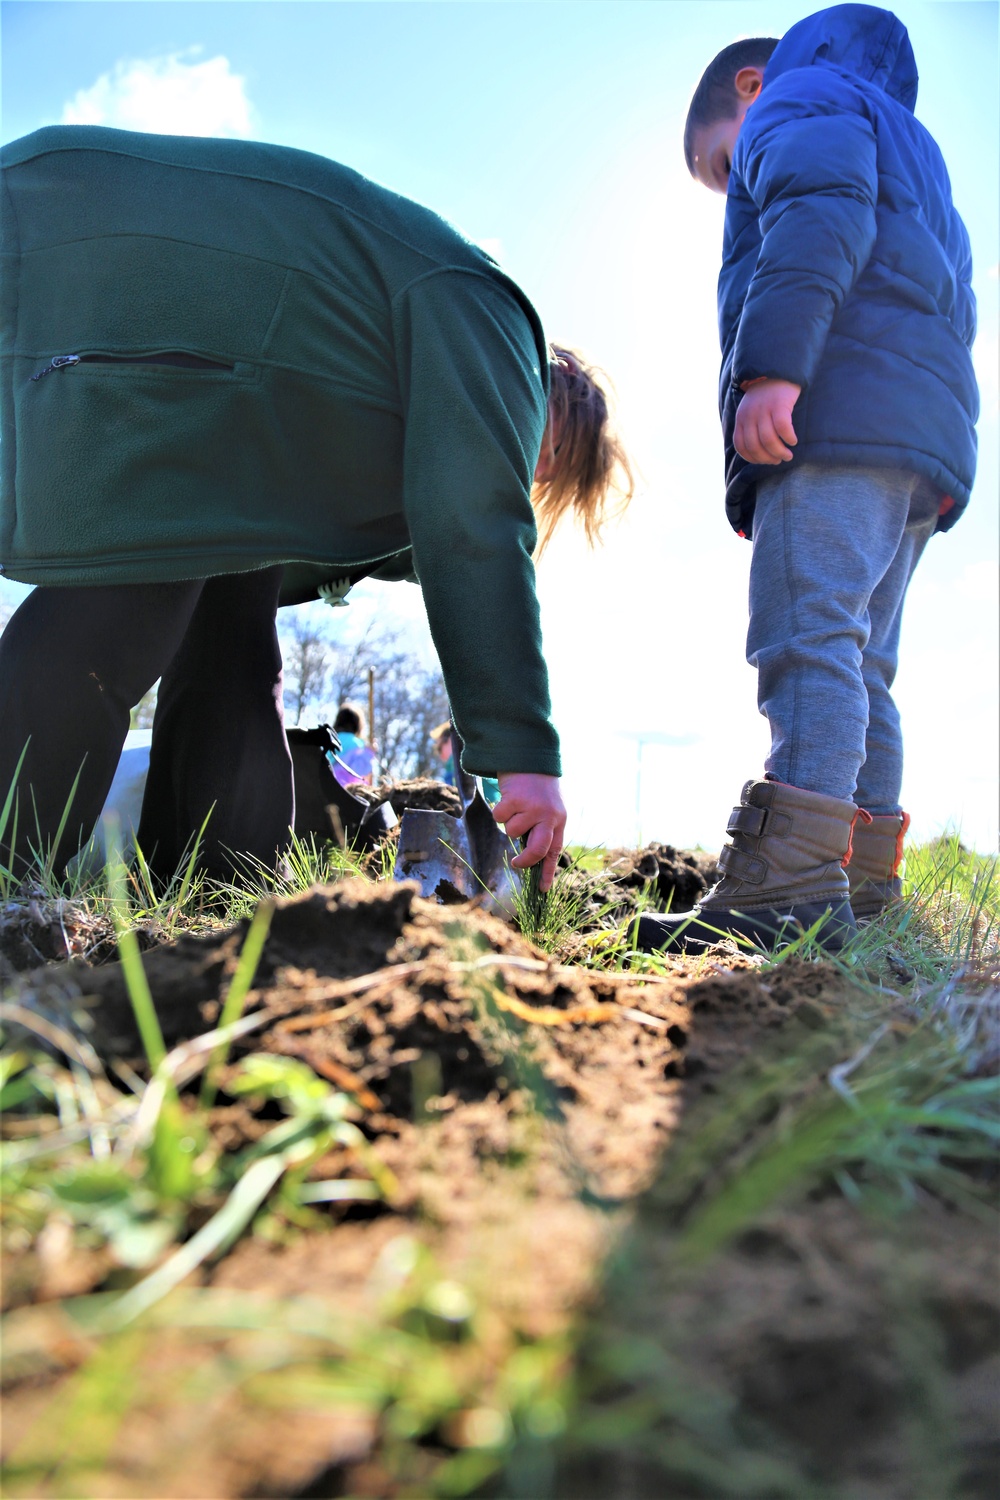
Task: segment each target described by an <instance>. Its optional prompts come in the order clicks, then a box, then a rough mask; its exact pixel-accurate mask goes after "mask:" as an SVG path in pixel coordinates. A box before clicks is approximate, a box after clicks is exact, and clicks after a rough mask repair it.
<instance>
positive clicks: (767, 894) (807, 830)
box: [637, 781, 869, 952]
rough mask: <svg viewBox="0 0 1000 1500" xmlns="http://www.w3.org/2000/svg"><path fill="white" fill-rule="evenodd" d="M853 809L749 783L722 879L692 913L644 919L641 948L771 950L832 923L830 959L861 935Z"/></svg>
mask: <svg viewBox="0 0 1000 1500" xmlns="http://www.w3.org/2000/svg"><path fill="white" fill-rule="evenodd" d="M859 817H860V818H862V819H868V818H869V814H868V813H864V812H862V811H861V809H860V808H858V807H856V806H855V805H854V803H853V802H851V801H849V800H847V799H842V798H840V797H825V796H823V795H822V794H821V793H819V792H805V791H802V790H801V788H799V787H795V786H785V785H784V784H783V783H782V782H779V781H748V782H747V784H746V786H745V787H744V788H743V793H742V796H741V798H740V805H739V807H734V808H733V811H732V813H731V814H730V818H729V826H728V828H727V830H726V832H727V833H729V834H731V836H732V842H731V843H729V844H727V845H726V846H725V847H724V849H723V850H722V853H721V854H720V856H719V868H720V870H721V871H722V879H721V880H720V881H719V882H718V884H717V885H714V886H713V887H712V889H711V890H710V891H709V892H708V894H707V895H706V896H704V897H703V898H702V900H701V902H700V903H699V905H698V906H696V907H695V908H694V910H693V911H692V912H687V913H681V914H679V915H677V916H666V917H661V916H645V917H640V918H639V923H638V942H637V946H638V947H639V948H642V949H644V950H646V951H647V952H650V951H652V950H654V949H657V948H667V947H670V948H679V949H680V948H682V949H684V950H689V951H697V950H698V949H701V948H705V947H707V946H708V945H710V944H712V943H717V942H719V941H720V940H721V938H723V937H726V936H733V937H744V938H748V939H749V940H750V941H751V942H753V943H757V944H759V945H760V946H762V947H765V948H773V947H775V946H776V944H777V943H778V941H779V940H780V939H782V938H783V939H784V940H785V941H791V940H792V939H793V938H795V937H796V936H798V934H799V933H800V932H802V931H805V930H806V929H808V928H810V927H812V926H813V925H814V924H815V923H816V922H817V921H819V920H820V919H821V918H824V917H825V919H826V920H825V923H824V925H823V927H822V928H821V929H820V931H819V934H818V936H819V941H820V942H821V943H822V944H823V946H824V947H825V948H827V949H828V950H829V951H830V952H836V950H837V949H838V948H841V947H842V946H843V944H844V942H845V941H846V940H847V938H848V937H850V936H851V935H852V933H855V932H856V931H857V924H856V922H855V920H854V915H853V913H852V911H851V905H850V900H849V895H850V891H849V886H848V881H847V870H846V869H845V866H846V865H847V864H848V861H849V859H850V850H851V834H852V832H853V830H854V825H855V822H856V821H857V819H858V818H859Z"/></svg>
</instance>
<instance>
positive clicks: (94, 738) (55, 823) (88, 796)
mask: <svg viewBox="0 0 1000 1500" xmlns="http://www.w3.org/2000/svg"><path fill="white" fill-rule="evenodd" d="M201 589H202V581H201V580H194V581H190V582H184V583H159V584H143V585H132V584H124V585H114V586H110V587H96V588H37V589H35V590H34V592H33V593H31V594H29V595H28V597H27V599H25V600H24V602H23V603H22V604H21V606H20V608H19V609H18V610H17V611H16V612H15V614H14V615H13V616H12V617H11V619H10V621H9V622H8V624H7V628H6V630H5V631H4V632H3V634H2V635H0V808H2V806H3V803H4V799H5V798H6V796H7V791H8V788H9V787H10V786H11V784H12V782H13V780H14V775H15V771H16V768H17V764H18V758H19V757H20V755H21V752H22V750H24V749H25V745H27V750H26V752H25V758H24V760H23V762H22V764H21V771H20V774H19V776H18V782H17V787H16V792H15V799H16V800H15V806H14V808H12V814H13V812H15V811H16V839H15V836H14V817H13V816H11V818H10V819H9V821H8V825H7V828H6V830H5V832H4V834H3V835H2V836H0V863H2V864H3V865H5V866H6V867H7V868H8V869H13V871H14V873H15V875H17V876H18V877H20V876H22V875H25V874H27V873H28V872H29V870H30V868H31V866H32V863H33V859H34V856H35V855H36V854H41V855H42V857H43V858H44V857H45V856H47V855H49V853H50V852H51V851H52V849H53V844H54V842H55V837H56V832H57V830H58V827H59V823H60V821H61V819H62V817H63V813H64V811H65V809H66V807H67V804H68V803H70V799H71V794H72V790H73V783H74V779H75V778H76V776H77V774H78V773H79V781H78V783H77V787H76V793H75V795H73V796H72V803H71V806H70V810H69V814H68V817H67V819H66V825H65V828H64V831H63V835H62V837H61V839H60V840H59V846H58V848H57V849H55V850H54V854H53V868H54V869H55V871H56V873H57V874H61V873H62V871H63V869H64V867H65V865H66V861H67V860H68V859H71V858H72V856H73V855H74V854H75V853H76V851H77V850H78V849H79V848H80V845H81V843H83V842H85V841H86V840H87V839H88V838H89V837H90V834H91V832H92V830H93V827H94V824H95V823H96V822H97V819H98V817H99V815H100V811H101V808H102V807H103V805H104V800H105V798H106V797H107V794H108V790H109V788H110V786H111V782H112V779H113V777H114V773H115V767H116V766H117V764H118V758H119V756H120V754H121V749H122V745H123V744H124V742H125V735H126V733H127V731H128V725H129V711H130V709H131V708H132V707H133V705H134V704H136V703H138V702H139V699H140V698H141V697H142V695H143V693H145V692H147V691H148V690H149V688H151V687H152V685H153V683H154V682H155V681H156V679H157V678H158V677H159V676H160V674H161V672H162V671H163V670H164V668H165V666H166V665H167V663H168V662H169V661H170V659H171V657H172V656H173V655H174V653H175V652H176V650H177V648H178V646H179V644H180V642H181V640H182V638H183V635H184V631H185V630H186V628H187V625H188V622H189V620H190V618H191V615H192V612H193V610H194V608H195V605H196V603H197V601H198V596H199V594H200V592H201Z"/></svg>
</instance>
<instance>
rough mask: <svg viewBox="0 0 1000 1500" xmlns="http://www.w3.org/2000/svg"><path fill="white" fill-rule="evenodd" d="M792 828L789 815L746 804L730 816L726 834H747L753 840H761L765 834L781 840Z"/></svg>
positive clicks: (769, 808) (770, 808) (735, 809)
mask: <svg viewBox="0 0 1000 1500" xmlns="http://www.w3.org/2000/svg"><path fill="white" fill-rule="evenodd" d="M791 826H792V820H791V818H790V817H789V816H788V814H787V813H780V812H775V810H774V808H773V807H753V806H752V805H750V804H749V803H746V802H744V803H741V805H740V806H739V807H734V808H733V810H732V812H731V813H730V814H729V822H728V823H727V824H726V832H727V833H745V834H747V835H748V836H749V837H750V838H752V839H759V838H760V837H761V836H762V835H763V834H765V833H768V834H771V835H772V836H777V837H778V838H781V837H782V835H783V834H786V833H788V832H789V831H790V830H791Z"/></svg>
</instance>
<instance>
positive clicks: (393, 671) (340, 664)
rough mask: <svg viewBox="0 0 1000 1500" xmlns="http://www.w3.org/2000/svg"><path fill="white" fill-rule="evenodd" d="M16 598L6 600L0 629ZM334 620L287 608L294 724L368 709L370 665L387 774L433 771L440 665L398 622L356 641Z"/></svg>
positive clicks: (441, 692) (146, 711)
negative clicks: (338, 631) (412, 645)
mask: <svg viewBox="0 0 1000 1500" xmlns="http://www.w3.org/2000/svg"><path fill="white" fill-rule="evenodd" d="M14 608H15V606H14V605H12V604H9V603H7V602H6V601H0V632H2V631H3V628H4V626H5V625H6V624H7V622H8V620H9V619H10V617H11V615H12V614H13V613H14ZM334 629H335V627H334V626H332V625H328V624H327V623H326V621H325V620H324V619H323V618H322V616H318V615H317V612H316V611H314V610H309V609H306V608H298V609H289V610H283V611H282V613H281V614H280V615H279V639H280V642H281V652H282V657H283V660H284V668H285V718H286V721H287V722H288V723H289V724H304V725H307V726H310V725H314V724H332V723H333V721H334V719H335V718H336V714H337V709H338V708H339V707H340V705H341V704H342V703H345V702H353V703H357V704H359V705H360V706H361V708H362V709H363V711H364V715H365V718H366V719H367V717H368V669H369V667H371V668H372V669H373V670H374V673H375V716H374V723H373V724H372V725H371V726H369V738H370V739H372V740H373V741H374V744H375V746H376V748H377V750H378V752H379V765H380V776H381V777H382V778H383V779H389V780H394V781H395V780H401V779H404V778H406V777H409V776H434V775H436V774H437V773H438V771H439V770H440V761H439V760H438V759H437V757H436V756H435V754H434V748H433V746H432V744H431V739H430V732H431V730H432V729H433V728H434V727H435V726H436V725H438V724H440V723H442V722H443V721H444V720H445V719H447V717H448V711H449V710H448V695H447V693H446V692H445V686H444V679H443V678H442V676H441V672H440V669H439V668H438V667H437V666H436V665H435V666H434V667H433V668H427V667H426V666H424V664H423V662H422V661H421V660H420V658H419V657H418V656H417V655H416V654H415V653H414V652H413V651H410V650H407V647H406V644H405V642H404V641H403V639H402V637H401V635H400V632H399V631H398V630H393V629H386V628H382V629H380V628H378V626H377V625H376V624H375V623H374V622H372V623H371V624H369V626H368V628H367V629H366V630H365V631H364V633H363V634H362V635H361V636H360V637H359V638H358V639H357V640H353V641H350V642H342V641H337V640H336V639H334V636H333V630H334ZM158 685H159V684H154V686H153V687H151V688H150V690H149V692H148V693H146V694H145V696H144V697H143V698H142V700H141V701H140V702H139V703H137V704H136V705H135V707H134V708H133V709H132V719H131V728H132V729H149V728H150V727H151V725H152V723H153V714H154V713H155V711H156V689H157V687H158Z"/></svg>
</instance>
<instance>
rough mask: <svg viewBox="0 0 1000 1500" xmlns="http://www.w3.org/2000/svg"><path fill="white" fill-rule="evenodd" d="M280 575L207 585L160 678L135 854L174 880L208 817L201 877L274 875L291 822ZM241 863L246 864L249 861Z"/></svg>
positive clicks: (270, 572)
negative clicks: (260, 868) (263, 870)
mask: <svg viewBox="0 0 1000 1500" xmlns="http://www.w3.org/2000/svg"><path fill="white" fill-rule="evenodd" d="M281 574H282V569H281V568H280V567H275V568H266V569H261V570H260V571H259V572H254V573H237V574H230V575H228V576H224V577H219V578H210V579H209V580H208V581H207V582H206V584H205V586H204V589H203V590H202V593H201V597H200V598H199V600H198V605H197V608H196V609H195V611H194V614H193V615H192V618H191V622H190V625H189V626H188V629H187V632H186V634H185V636H184V640H183V642H182V644H181V646H180V649H179V650H178V652H177V654H176V656H175V657H174V659H173V661H172V662H171V663H170V665H169V667H168V668H167V670H166V671H165V672H164V674H163V679H162V681H161V683H160V690H159V696H158V699H157V707H156V716H155V718H154V720H153V740H152V747H151V750H150V762H149V777H148V779H147V782H146V794H145V797H144V799H143V804H142V817H141V819H140V822H139V829H138V834H137V837H138V842H139V846H140V848H141V849H142V851H143V853H144V854H145V856H146V858H147V860H148V861H149V863H150V867H151V868H152V869H153V870H154V872H155V873H156V874H157V875H158V876H159V877H160V878H161V879H163V880H169V879H170V878H171V877H172V876H173V875H174V873H175V872H176V870H177V869H178V867H179V866H180V865H181V864H182V862H183V860H184V858H185V856H186V854H188V853H189V852H190V850H191V848H192V847H193V844H194V839H195V837H196V835H197V833H198V831H199V829H200V828H201V826H202V824H203V823H204V822H205V819H206V817H208V824H207V826H206V829H205V833H204V835H203V838H202V844H201V846H200V851H199V858H198V867H199V868H200V869H201V870H203V871H204V872H205V874H207V875H209V876H211V877H212V878H214V879H220V880H229V879H232V877H233V874H234V871H238V870H239V869H240V866H241V864H242V866H243V868H244V870H246V869H247V868H251V869H252V866H253V862H254V861H257V862H259V863H260V864H262V865H264V866H266V867H267V868H269V869H273V868H274V866H275V862H276V860H277V859H278V858H279V856H280V854H281V852H282V851H283V850H285V849H287V847H288V843H289V829H290V827H291V825H292V819H293V816H294V804H293V793H292V762H291V756H290V754H289V750H288V743H287V741H286V739H285V730H284V711H283V706H282V670H281V651H280V648H279V646H278V636H277V630H276V627H275V615H276V612H277V607H278V591H279V588H280V584H281ZM241 856H249V860H246V859H243V860H242V861H241Z"/></svg>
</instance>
